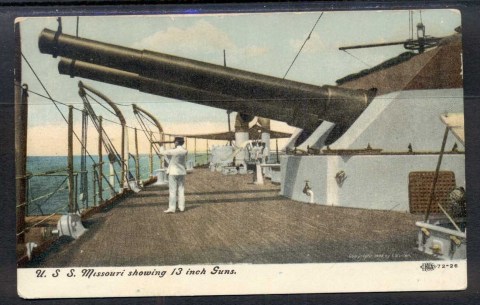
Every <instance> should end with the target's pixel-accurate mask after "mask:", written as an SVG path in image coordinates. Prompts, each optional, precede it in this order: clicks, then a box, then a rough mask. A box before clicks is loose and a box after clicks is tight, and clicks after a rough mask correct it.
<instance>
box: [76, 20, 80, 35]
mask: <svg viewBox="0 0 480 305" xmlns="http://www.w3.org/2000/svg"><path fill="white" fill-rule="evenodd" d="M79 23H80V16H77V30H76V34H77V38H78V25H79Z"/></svg>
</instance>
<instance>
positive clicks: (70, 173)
mask: <svg viewBox="0 0 480 305" xmlns="http://www.w3.org/2000/svg"><path fill="white" fill-rule="evenodd" d="M67 168H68V212H69V213H74V212H75V198H74V197H75V186H74V181H73V106H71V105H70V106H68V159H67Z"/></svg>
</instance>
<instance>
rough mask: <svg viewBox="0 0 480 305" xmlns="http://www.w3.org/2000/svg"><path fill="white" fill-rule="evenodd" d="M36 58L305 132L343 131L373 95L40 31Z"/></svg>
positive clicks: (72, 73) (77, 72) (71, 72)
mask: <svg viewBox="0 0 480 305" xmlns="http://www.w3.org/2000/svg"><path fill="white" fill-rule="evenodd" d="M39 48H40V51H41V52H42V53H47V54H51V55H53V56H54V57H56V56H62V57H64V58H63V59H62V60H61V61H60V62H59V72H60V73H61V74H67V75H70V76H71V77H74V76H79V77H84V78H89V79H93V80H98V81H102V82H107V83H111V84H116V85H120V86H124V87H129V88H134V89H138V90H140V91H142V92H147V93H152V94H156V95H161V96H165V97H169V98H175V99H180V100H185V101H189V102H194V103H198V104H203V105H207V106H213V107H218V108H222V109H226V110H231V111H237V112H240V113H244V114H249V115H253V116H262V117H265V118H270V119H274V120H279V121H284V122H287V123H288V124H290V125H292V126H296V127H300V128H303V129H305V130H307V131H313V130H315V129H316V128H317V127H318V125H319V124H320V123H321V121H323V120H325V121H330V122H333V123H335V124H337V125H339V126H341V127H342V129H344V130H345V129H347V128H348V127H349V126H350V125H351V124H352V123H353V122H354V121H355V120H356V119H357V117H358V116H359V115H360V114H361V113H362V112H363V110H364V109H365V108H366V107H367V106H368V104H369V103H370V101H371V100H372V98H373V96H374V92H373V91H367V90H353V89H345V88H338V87H334V86H321V87H320V86H315V85H311V84H305V83H300V82H296V81H291V80H286V79H281V78H276V77H272V76H267V75H262V74H258V73H253V72H248V71H243V70H239V69H234V68H229V67H224V66H219V65H214V64H210V63H205V62H201V61H196V60H191V59H186V58H181V57H176V56H172V55H168V54H162V53H156V52H151V51H147V50H143V51H140V50H135V49H131V48H126V47H122V46H116V45H112V44H107V43H103V42H98V41H94V40H89V39H84V38H78V37H74V36H71V35H67V34H62V33H59V32H54V31H51V30H48V29H44V30H43V31H42V33H41V34H40V38H39Z"/></svg>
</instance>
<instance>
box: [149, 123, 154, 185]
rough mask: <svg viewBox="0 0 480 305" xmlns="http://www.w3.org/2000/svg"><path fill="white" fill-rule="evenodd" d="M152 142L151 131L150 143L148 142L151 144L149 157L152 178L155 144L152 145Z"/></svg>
mask: <svg viewBox="0 0 480 305" xmlns="http://www.w3.org/2000/svg"><path fill="white" fill-rule="evenodd" d="M152 141H153V132H152V131H150V141H148V142H149V143H150V155H149V169H150V177H152V176H153V144H152Z"/></svg>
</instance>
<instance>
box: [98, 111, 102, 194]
mask: <svg viewBox="0 0 480 305" xmlns="http://www.w3.org/2000/svg"><path fill="white" fill-rule="evenodd" d="M102 122H103V118H102V116H99V117H98V126H99V128H98V200H99V204H102V203H103V181H102V178H103V133H102V130H103V127H102Z"/></svg>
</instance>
